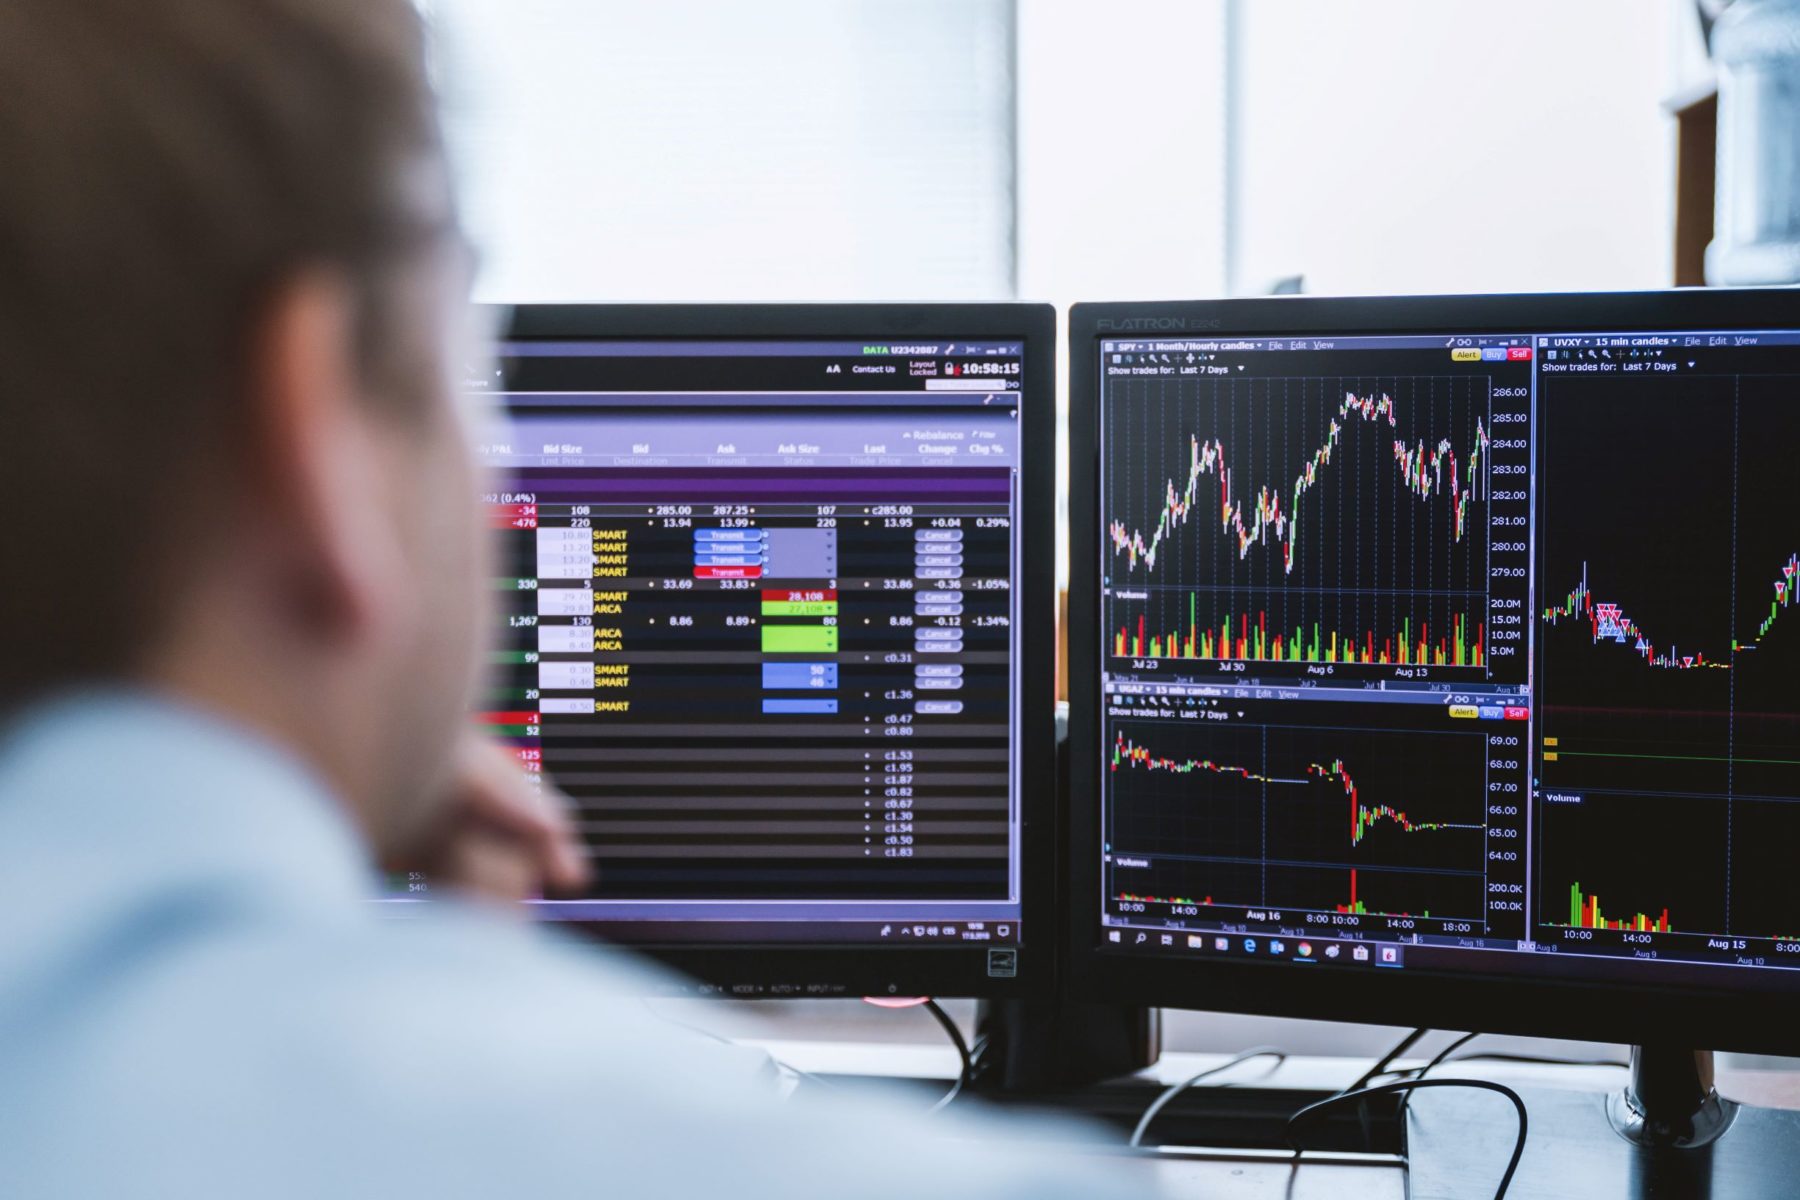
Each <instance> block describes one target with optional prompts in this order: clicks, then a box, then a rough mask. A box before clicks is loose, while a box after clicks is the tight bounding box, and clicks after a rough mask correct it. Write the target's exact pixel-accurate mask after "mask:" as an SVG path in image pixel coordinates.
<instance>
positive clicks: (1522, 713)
mask: <svg viewBox="0 0 1800 1200" xmlns="http://www.w3.org/2000/svg"><path fill="white" fill-rule="evenodd" d="M1530 716H1531V710H1530V709H1529V708H1524V707H1514V706H1512V705H1508V706H1507V709H1506V719H1507V720H1509V721H1523V720H1525V719H1526V718H1528V717H1530Z"/></svg>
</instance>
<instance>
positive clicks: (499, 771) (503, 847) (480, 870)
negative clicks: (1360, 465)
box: [407, 730, 589, 902]
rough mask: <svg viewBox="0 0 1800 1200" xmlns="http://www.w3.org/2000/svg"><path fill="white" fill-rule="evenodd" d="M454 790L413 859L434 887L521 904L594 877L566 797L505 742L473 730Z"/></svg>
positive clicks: (464, 746) (467, 736) (461, 747)
mask: <svg viewBox="0 0 1800 1200" xmlns="http://www.w3.org/2000/svg"><path fill="white" fill-rule="evenodd" d="M451 789H452V794H451V796H450V797H449V798H448V800H447V801H446V802H445V803H444V804H443V805H441V806H440V807H439V809H438V811H437V817H436V821H435V823H434V825H433V827H432V829H431V830H430V832H429V834H428V836H427V837H426V838H425V840H424V842H423V844H422V845H421V846H420V847H419V854H418V855H417V857H418V859H419V862H418V863H417V864H416V865H415V864H413V863H408V864H407V865H408V866H409V867H412V869H414V870H422V871H424V872H425V873H426V874H427V875H428V876H429V877H430V879H431V882H432V884H433V886H434V887H449V888H454V889H457V890H460V891H464V892H468V893H471V894H473V895H477V896H481V897H483V898H486V899H490V900H501V901H508V902H518V901H521V900H527V899H530V898H532V897H534V896H542V895H555V894H558V893H566V892H572V891H575V890H576V889H578V888H580V887H581V886H582V885H583V884H585V883H586V882H587V880H588V874H589V872H588V865H587V860H586V858H585V857H584V856H583V854H582V851H581V849H580V846H579V844H578V843H577V841H576V838H575V832H574V830H573V828H572V827H571V826H570V824H569V819H568V815H567V813H566V811H565V804H564V799H563V796H562V794H561V793H560V792H557V791H556V790H554V789H553V788H550V787H548V786H545V787H543V788H542V790H540V789H539V788H538V787H537V786H534V785H533V783H532V781H531V780H529V779H528V778H527V777H526V775H525V773H524V772H523V771H521V770H520V769H519V764H518V762H517V761H515V760H514V758H513V756H512V755H511V754H510V753H509V752H508V751H507V750H506V748H505V747H504V746H502V745H500V744H499V743H498V742H495V741H493V740H492V739H491V738H489V737H487V736H486V735H484V734H481V733H479V732H476V731H474V730H471V731H469V732H468V733H467V734H465V735H464V737H463V740H462V742H461V744H460V745H459V747H458V751H457V766H456V774H455V777H454V779H453V780H452V783H451Z"/></svg>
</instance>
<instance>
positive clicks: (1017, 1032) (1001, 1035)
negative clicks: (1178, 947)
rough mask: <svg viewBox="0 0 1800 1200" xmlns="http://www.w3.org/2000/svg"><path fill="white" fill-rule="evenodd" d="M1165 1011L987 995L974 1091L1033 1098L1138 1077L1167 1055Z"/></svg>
mask: <svg viewBox="0 0 1800 1200" xmlns="http://www.w3.org/2000/svg"><path fill="white" fill-rule="evenodd" d="M1161 1016H1162V1014H1161V1012H1160V1011H1158V1010H1157V1009H1154V1008H1133V1007H1129V1006H1126V1005H1116V1004H1075V1003H1065V1002H1063V1001H1060V1000H986V1001H983V1002H982V1004H981V1007H980V1009H979V1010H978V1011H977V1014H976V1018H975V1040H976V1047H977V1049H976V1056H975V1072H974V1079H973V1084H974V1088H973V1090H975V1091H977V1092H984V1093H987V1094H990V1095H994V1094H1009V1095H1014V1096H1029V1095H1033V1094H1043V1093H1047V1092H1053V1091H1060V1090H1063V1089H1067V1088H1072V1087H1082V1086H1085V1085H1087V1084H1090V1083H1099V1082H1100V1081H1102V1080H1107V1079H1114V1078H1117V1077H1118V1076H1121V1075H1133V1074H1136V1073H1137V1072H1139V1071H1141V1070H1143V1069H1144V1068H1145V1067H1148V1066H1150V1065H1151V1064H1152V1063H1154V1062H1155V1061H1156V1060H1157V1058H1159V1057H1160V1056H1161V1054H1162V1021H1161Z"/></svg>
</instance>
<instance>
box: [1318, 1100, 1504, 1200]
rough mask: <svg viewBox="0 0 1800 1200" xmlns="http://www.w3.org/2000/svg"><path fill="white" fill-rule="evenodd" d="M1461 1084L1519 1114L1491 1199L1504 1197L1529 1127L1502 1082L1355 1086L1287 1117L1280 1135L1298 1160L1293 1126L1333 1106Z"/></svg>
mask: <svg viewBox="0 0 1800 1200" xmlns="http://www.w3.org/2000/svg"><path fill="white" fill-rule="evenodd" d="M1432 1087H1460V1088H1473V1089H1477V1090H1479V1091H1484V1092H1498V1093H1499V1094H1500V1095H1502V1096H1505V1097H1506V1098H1507V1099H1508V1100H1509V1101H1511V1102H1512V1106H1513V1110H1514V1111H1515V1112H1517V1113H1518V1114H1519V1136H1518V1137H1517V1138H1516V1139H1515V1140H1514V1141H1513V1149H1512V1156H1511V1157H1510V1158H1508V1159H1507V1160H1506V1171H1505V1173H1504V1174H1502V1175H1501V1176H1500V1186H1499V1187H1497V1188H1495V1189H1494V1200H1505V1196H1506V1189H1507V1188H1509V1187H1511V1186H1512V1181H1513V1173H1514V1172H1516V1171H1517V1170H1518V1169H1519V1160H1520V1159H1521V1158H1523V1157H1524V1156H1525V1137H1526V1134H1527V1132H1528V1130H1529V1128H1530V1126H1529V1121H1528V1119H1527V1117H1526V1115H1525V1101H1524V1100H1523V1099H1521V1098H1520V1097H1519V1093H1517V1092H1515V1091H1513V1090H1512V1089H1511V1088H1509V1087H1507V1086H1506V1085H1505V1084H1503V1083H1493V1082H1491V1081H1489V1080H1486V1079H1403V1080H1401V1081H1400V1082H1398V1083H1380V1084H1376V1085H1375V1086H1374V1087H1365V1088H1357V1089H1355V1090H1354V1091H1349V1092H1342V1093H1340V1094H1338V1095H1336V1096H1332V1097H1329V1098H1328V1099H1325V1100H1320V1101H1319V1102H1318V1103H1316V1104H1309V1105H1307V1106H1306V1107H1305V1108H1303V1109H1301V1110H1300V1111H1299V1112H1297V1113H1295V1114H1294V1115H1293V1116H1291V1117H1289V1118H1288V1122H1287V1126H1286V1128H1285V1129H1283V1130H1282V1137H1283V1139H1284V1140H1285V1141H1286V1142H1287V1144H1288V1147H1289V1148H1290V1149H1291V1150H1293V1152H1294V1161H1295V1162H1296V1163H1298V1162H1299V1160H1300V1156H1301V1155H1302V1154H1304V1153H1305V1152H1306V1148H1305V1147H1304V1146H1302V1145H1301V1144H1300V1142H1299V1141H1298V1140H1297V1139H1296V1138H1295V1137H1294V1127H1295V1126H1296V1125H1298V1124H1300V1123H1301V1122H1302V1121H1304V1120H1307V1119H1308V1118H1310V1117H1312V1116H1315V1115H1316V1114H1318V1113H1320V1112H1323V1111H1324V1110H1325V1109H1328V1108H1335V1107H1336V1106H1338V1105H1340V1104H1346V1103H1348V1102H1350V1101H1352V1100H1358V1101H1360V1100H1366V1099H1368V1098H1369V1097H1370V1096H1383V1095H1396V1094H1405V1093H1410V1092H1414V1091H1417V1090H1418V1089H1420V1088H1432Z"/></svg>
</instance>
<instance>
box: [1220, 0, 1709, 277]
mask: <svg viewBox="0 0 1800 1200" xmlns="http://www.w3.org/2000/svg"><path fill="white" fill-rule="evenodd" d="M1239 8H1240V11H1241V13H1242V19H1243V24H1242V33H1241V45H1242V47H1243V58H1242V60H1241V67H1242V73H1241V79H1242V88H1241V92H1240V97H1241V102H1242V103H1241V107H1240V108H1239V109H1238V111H1237V120H1238V121H1239V122H1240V126H1239V129H1240V131H1241V138H1242V148H1243V150H1242V157H1241V160H1240V161H1241V166H1242V169H1243V174H1242V175H1241V176H1240V177H1239V179H1238V180H1237V194H1238V196H1239V197H1240V198H1241V200H1242V204H1241V206H1240V209H1239V212H1238V220H1237V229H1236V236H1237V247H1236V250H1237V261H1238V263H1239V264H1240V270H1239V271H1238V273H1237V278H1236V279H1234V280H1233V281H1232V283H1233V287H1234V290H1237V291H1240V292H1246V293H1255V292H1257V291H1260V290H1262V289H1263V287H1264V286H1265V284H1266V282H1267V281H1269V280H1271V279H1274V278H1276V277H1279V276H1284V275H1291V274H1299V273H1304V274H1305V276H1306V280H1307V290H1308V291H1311V292H1320V293H1337V294H1345V293H1376V292H1386V293H1395V292H1445V291H1536V290H1563V289H1576V288H1637V287H1660V286H1667V285H1668V283H1669V282H1670V276H1671V271H1672V267H1671V256H1672V252H1673V248H1672V244H1671V238H1672V234H1671V221H1672V210H1671V203H1672V192H1673V170H1674V128H1673V123H1672V122H1671V121H1669V120H1668V119H1667V118H1666V117H1664V116H1663V114H1662V112H1661V110H1660V107H1659V106H1660V102H1661V101H1662V99H1663V98H1664V95H1665V90H1666V88H1667V86H1668V83H1669V63H1670V59H1671V48H1670V39H1671V37H1672V36H1673V32H1674V30H1673V24H1672V22H1671V21H1670V20H1669V19H1668V10H1667V8H1666V6H1665V5H1663V4H1661V3H1657V2H1656V0H1582V2H1581V3H1571V2H1569V0H1508V2H1507V3H1505V4H1469V3H1446V2H1445V0H1358V2H1357V3H1353V4H1346V3H1342V2H1341V0H1241V2H1240V5H1239Z"/></svg>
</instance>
